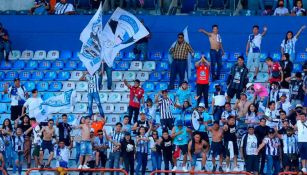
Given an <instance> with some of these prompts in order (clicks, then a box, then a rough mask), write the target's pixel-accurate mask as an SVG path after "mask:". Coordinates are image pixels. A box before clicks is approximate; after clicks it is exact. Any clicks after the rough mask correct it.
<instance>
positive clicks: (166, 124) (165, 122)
mask: <svg viewBox="0 0 307 175" xmlns="http://www.w3.org/2000/svg"><path fill="white" fill-rule="evenodd" d="M174 121H175V119H173V118H168V119H161V120H160V122H161V125H162V129H168V130H172V129H173V127H174Z"/></svg>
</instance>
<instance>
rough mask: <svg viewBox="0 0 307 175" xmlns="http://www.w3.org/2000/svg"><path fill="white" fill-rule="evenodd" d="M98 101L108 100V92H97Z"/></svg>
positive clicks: (104, 101)
mask: <svg viewBox="0 0 307 175" xmlns="http://www.w3.org/2000/svg"><path fill="white" fill-rule="evenodd" d="M99 97H100V103H106V102H108V94H107V93H99Z"/></svg>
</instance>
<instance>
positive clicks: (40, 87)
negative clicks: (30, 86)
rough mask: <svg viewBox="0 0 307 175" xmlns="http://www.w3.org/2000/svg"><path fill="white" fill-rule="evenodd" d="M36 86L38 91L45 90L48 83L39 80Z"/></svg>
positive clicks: (47, 87)
mask: <svg viewBox="0 0 307 175" xmlns="http://www.w3.org/2000/svg"><path fill="white" fill-rule="evenodd" d="M36 88H37V90H38V91H39V92H42V91H47V90H48V89H49V84H48V82H45V81H39V82H37V84H36Z"/></svg>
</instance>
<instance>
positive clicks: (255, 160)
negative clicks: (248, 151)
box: [245, 155, 259, 172]
mask: <svg viewBox="0 0 307 175" xmlns="http://www.w3.org/2000/svg"><path fill="white" fill-rule="evenodd" d="M245 166H246V171H247V172H259V156H257V155H246V158H245Z"/></svg>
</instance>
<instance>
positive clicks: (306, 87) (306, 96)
mask: <svg viewBox="0 0 307 175" xmlns="http://www.w3.org/2000/svg"><path fill="white" fill-rule="evenodd" d="M303 71H304V78H303V82H304V84H303V90H304V104H302V105H304V109H305V111H306V112H307V62H305V63H304V65H303Z"/></svg>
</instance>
